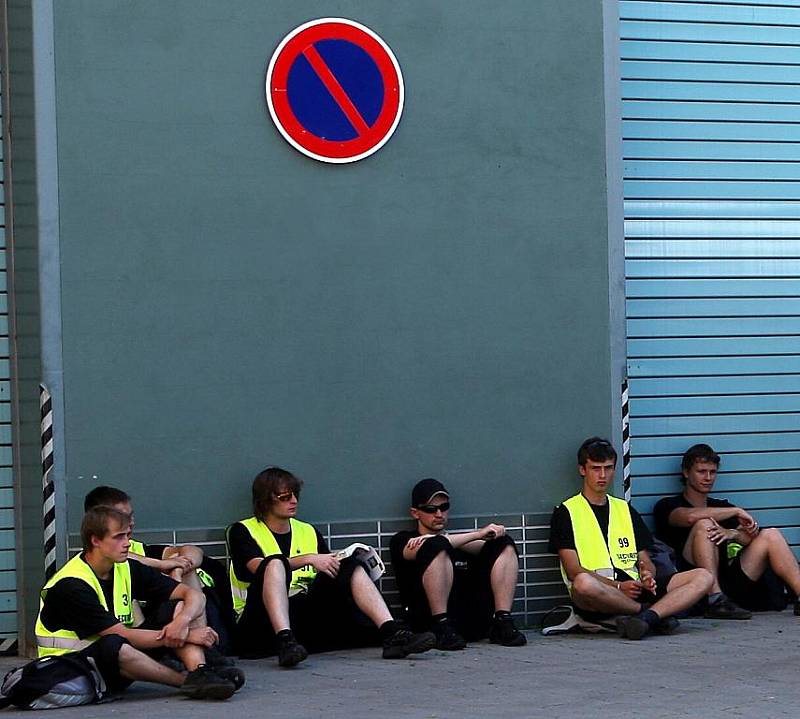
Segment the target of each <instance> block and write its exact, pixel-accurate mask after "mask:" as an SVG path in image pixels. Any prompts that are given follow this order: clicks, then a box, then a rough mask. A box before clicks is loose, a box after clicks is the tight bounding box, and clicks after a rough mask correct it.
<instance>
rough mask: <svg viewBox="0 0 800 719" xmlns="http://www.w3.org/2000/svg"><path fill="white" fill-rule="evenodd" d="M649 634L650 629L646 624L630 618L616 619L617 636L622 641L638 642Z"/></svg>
mask: <svg viewBox="0 0 800 719" xmlns="http://www.w3.org/2000/svg"><path fill="white" fill-rule="evenodd" d="M649 632H650V627H649V626H648V625H647V622H644V621H641V620H636V619H634V618H633V617H630V618H624V619H623V618H618V619H617V634H618V635H619V636H620V637H622V638H623V639H631V640H632V641H635V642H636V641H639V640H640V639H642V638H643V637H645V636H647V634H649Z"/></svg>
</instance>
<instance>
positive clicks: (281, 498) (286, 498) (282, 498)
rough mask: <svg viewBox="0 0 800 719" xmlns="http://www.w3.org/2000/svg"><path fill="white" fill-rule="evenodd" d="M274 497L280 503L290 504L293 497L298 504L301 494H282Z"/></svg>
mask: <svg viewBox="0 0 800 719" xmlns="http://www.w3.org/2000/svg"><path fill="white" fill-rule="evenodd" d="M272 496H273V497H275V499H277V500H278V501H279V502H288V501H289V500H290V499H291V498H292V497H294V498H295V499H296V500H297V501H298V502H299V501H300V493H299V492H282V493H281V494H273V495H272Z"/></svg>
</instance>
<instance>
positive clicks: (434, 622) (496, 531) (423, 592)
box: [389, 478, 527, 651]
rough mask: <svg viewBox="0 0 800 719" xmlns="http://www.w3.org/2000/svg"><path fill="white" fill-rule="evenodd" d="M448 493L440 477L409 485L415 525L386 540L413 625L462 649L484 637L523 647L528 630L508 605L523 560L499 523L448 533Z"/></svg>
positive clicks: (449, 648) (443, 643) (446, 646)
mask: <svg viewBox="0 0 800 719" xmlns="http://www.w3.org/2000/svg"><path fill="white" fill-rule="evenodd" d="M449 510H450V495H449V494H448V492H447V490H446V489H445V487H444V485H443V484H442V483H441V482H440V481H438V480H436V479H432V478H429V479H423V480H422V481H420V482H417V484H416V485H415V487H414V489H413V490H412V491H411V509H410V513H411V516H412V517H413V518H414V519H415V520H416V523H417V526H416V528H415V529H414V530H413V531H405V532H398V533H397V534H395V535H394V537H392V540H391V542H390V544H389V547H390V550H391V555H392V566H393V567H394V572H395V576H396V577H397V587H398V589H399V590H400V597H401V598H402V600H403V604H404V605H405V607H406V611H407V612H408V615H409V620H410V622H411V625H412V627H414V628H415V629H423V628H424V629H427V628H432V629H433V632H434V634H436V646H437V647H438V648H439V649H443V650H445V651H454V650H459V649H464V648H465V647H466V645H467V640H469V641H477V640H478V639H483V638H485V637H486V636H488V637H489V641H490V642H492V643H493V644H502V645H504V646H507V647H520V646H523V645H524V644H526V642H527V639H526V638H525V635H524V634H523V633H522V632H520V631H519V630H518V629H517V628H516V627H515V626H514V620H513V619H512V617H511V606H512V603H513V601H514V592H515V591H516V588H517V575H518V574H519V559H518V557H517V548H516V545H515V544H514V540H513V539H512V538H511V537H509V536H508V535H507V534H506V533H505V527H503V525H501V524H487V525H486V526H485V527H483V528H481V529H478V530H476V531H474V532H459V533H453V534H449V533H448V532H447V520H448V516H449V515H448V512H449Z"/></svg>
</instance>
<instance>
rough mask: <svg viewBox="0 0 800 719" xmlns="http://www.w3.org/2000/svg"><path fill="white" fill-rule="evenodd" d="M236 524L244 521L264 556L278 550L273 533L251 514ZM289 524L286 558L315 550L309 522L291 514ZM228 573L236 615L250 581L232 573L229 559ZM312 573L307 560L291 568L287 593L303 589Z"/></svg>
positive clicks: (314, 574)
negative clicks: (287, 553)
mask: <svg viewBox="0 0 800 719" xmlns="http://www.w3.org/2000/svg"><path fill="white" fill-rule="evenodd" d="M240 524H242V525H244V527H245V529H247V531H248V532H249V533H250V536H251V537H252V538H253V539H254V540H255V542H256V544H258V548H259V549H260V550H261V553H262V554H263V555H264V556H265V557H269V556H270V555H273V554H281V549H280V547H279V546H278V541H277V540H276V539H275V535H274V534H273V533H272V532H271V531H270V529H269V527H267V525H266V524H264V523H263V522H262V521H260V520H258V519H256V518H255V517H250V518H249V519H243V520H242V521H241V522H240ZM289 525H290V527H291V532H292V544H291V547H290V549H289V558H291V557H296V556H298V555H300V554H316V553H317V552H318V551H319V547H318V546H317V532H316V530H315V529H314V527H313V526H312V525H310V524H307V523H306V522H301V521H300V520H298V519H294V518H292V519H290V520H289ZM229 576H230V580H231V595H232V596H233V609H234V611H235V612H236V616H237V617H239V616H240V615H241V613H242V612H243V611H244V605H245V603H246V602H247V588H248V587H249V586H250V582H243V581H241V580H240V579H239V578H238V577H237V576H236V572H234V571H233V562H231V566H230V570H229ZM316 576H317V570H316V569H314V567H312V566H311V565H310V564H306V565H304V566H302V567H299V568H298V569H295V570H293V571H292V582H291V584H290V585H289V595H290V596H291V595H294V594H297V593H298V592H305V591H306V590H307V589H308V585H309V584H311V582H313V581H314V577H316Z"/></svg>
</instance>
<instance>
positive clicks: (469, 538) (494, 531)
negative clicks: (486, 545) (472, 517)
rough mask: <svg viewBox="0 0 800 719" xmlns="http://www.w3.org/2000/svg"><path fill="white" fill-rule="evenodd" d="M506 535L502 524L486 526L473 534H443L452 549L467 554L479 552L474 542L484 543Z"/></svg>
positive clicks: (477, 545) (479, 546) (478, 546)
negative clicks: (460, 550)
mask: <svg viewBox="0 0 800 719" xmlns="http://www.w3.org/2000/svg"><path fill="white" fill-rule="evenodd" d="M505 533H506V528H505V527H504V526H503V525H502V524H487V525H486V526H485V527H482V528H481V529H476V530H475V531H473V532H459V533H458V534H445V535H444V536H445V537H447V541H449V542H450V544H451V545H452V546H453V548H454V549H463V550H464V551H467V552H478V551H480V548H481V545H479V544H473V543H474V542H479V541H480V542H485V541H486V540H488V539H495V538H496V537H502V536H503V535H504V534H505Z"/></svg>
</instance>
